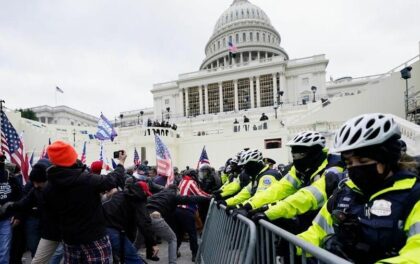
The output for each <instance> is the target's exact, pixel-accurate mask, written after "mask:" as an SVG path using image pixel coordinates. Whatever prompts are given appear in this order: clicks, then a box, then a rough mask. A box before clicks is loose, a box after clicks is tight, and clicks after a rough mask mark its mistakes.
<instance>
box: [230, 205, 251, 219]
mask: <svg viewBox="0 0 420 264" xmlns="http://www.w3.org/2000/svg"><path fill="white" fill-rule="evenodd" d="M238 215H243V216H245V217H247V216H248V210H246V209H244V208H243V207H242V208H238V209H235V210H233V212H232V218H233V219H234V220H236V218H237V217H238Z"/></svg>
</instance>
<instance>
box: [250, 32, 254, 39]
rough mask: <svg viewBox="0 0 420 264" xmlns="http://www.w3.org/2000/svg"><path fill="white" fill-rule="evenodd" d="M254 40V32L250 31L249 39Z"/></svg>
mask: <svg viewBox="0 0 420 264" xmlns="http://www.w3.org/2000/svg"><path fill="white" fill-rule="evenodd" d="M253 40H254V38H253V36H252V32H250V33H249V41H253Z"/></svg>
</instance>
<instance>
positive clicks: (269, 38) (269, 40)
mask: <svg viewBox="0 0 420 264" xmlns="http://www.w3.org/2000/svg"><path fill="white" fill-rule="evenodd" d="M268 42H271V35H270V34H269V35H268Z"/></svg>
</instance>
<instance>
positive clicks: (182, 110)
mask: <svg viewBox="0 0 420 264" xmlns="http://www.w3.org/2000/svg"><path fill="white" fill-rule="evenodd" d="M183 100H184V98H183V96H182V89H181V91H180V92H179V107H178V109H180V110H181V111H179V110H178V109H177V112H175V114H176V115H177V116H183V115H184V101H183Z"/></svg>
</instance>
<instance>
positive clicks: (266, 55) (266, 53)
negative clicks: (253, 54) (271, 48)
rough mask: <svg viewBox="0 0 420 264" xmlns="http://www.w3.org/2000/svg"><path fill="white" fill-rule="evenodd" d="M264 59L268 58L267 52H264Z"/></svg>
mask: <svg viewBox="0 0 420 264" xmlns="http://www.w3.org/2000/svg"><path fill="white" fill-rule="evenodd" d="M265 58H266V59H267V58H268V52H267V51H266V52H265Z"/></svg>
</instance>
